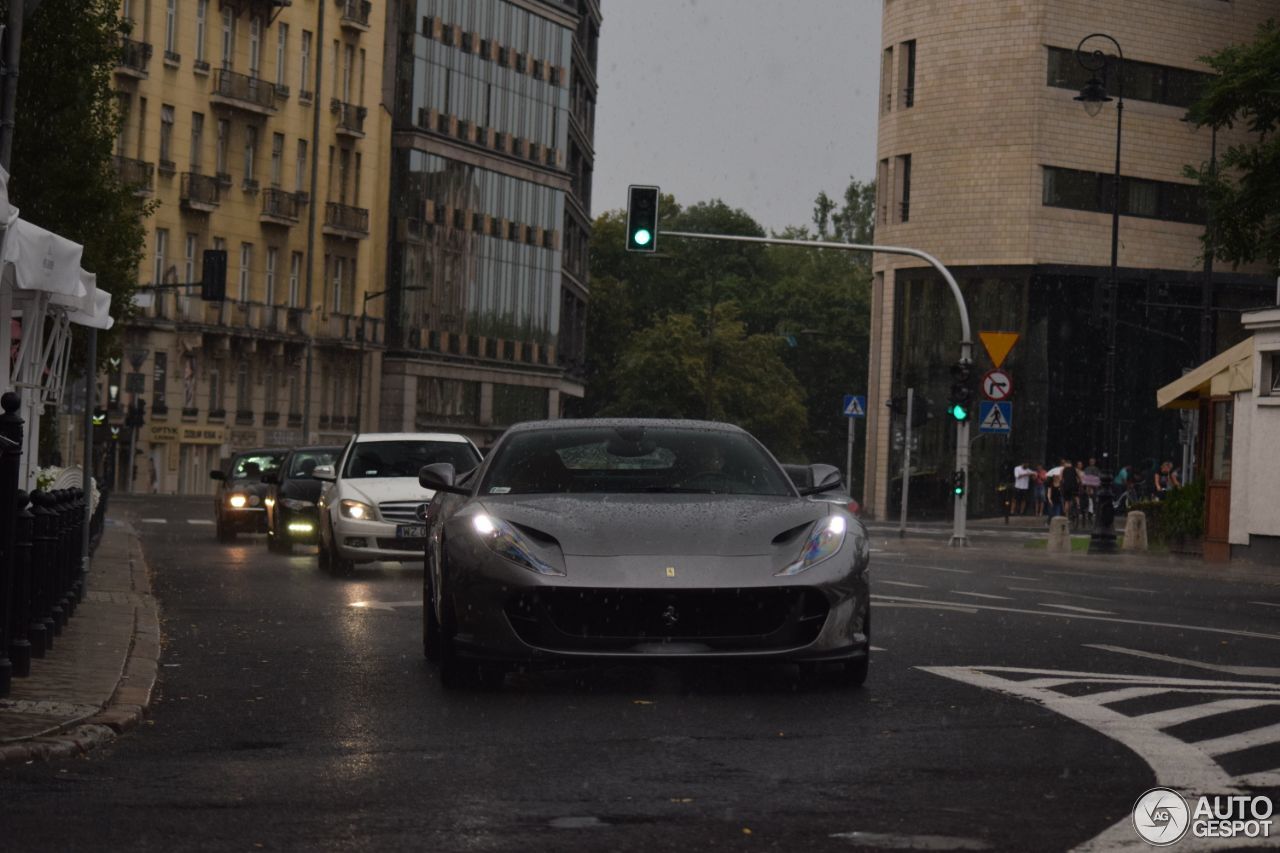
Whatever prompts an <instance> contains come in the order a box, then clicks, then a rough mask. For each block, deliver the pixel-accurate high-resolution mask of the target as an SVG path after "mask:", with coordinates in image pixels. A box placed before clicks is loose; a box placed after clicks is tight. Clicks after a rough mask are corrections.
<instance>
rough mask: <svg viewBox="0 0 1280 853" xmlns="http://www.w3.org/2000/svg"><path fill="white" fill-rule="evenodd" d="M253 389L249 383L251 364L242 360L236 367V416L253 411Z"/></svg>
mask: <svg viewBox="0 0 1280 853" xmlns="http://www.w3.org/2000/svg"><path fill="white" fill-rule="evenodd" d="M252 394H253V389H252V388H251V387H250V385H249V365H248V364H247V363H246V362H243V361H242V362H240V364H239V365H238V366H237V367H236V416H237V417H239V415H240V413H241V412H251V411H253V398H252Z"/></svg>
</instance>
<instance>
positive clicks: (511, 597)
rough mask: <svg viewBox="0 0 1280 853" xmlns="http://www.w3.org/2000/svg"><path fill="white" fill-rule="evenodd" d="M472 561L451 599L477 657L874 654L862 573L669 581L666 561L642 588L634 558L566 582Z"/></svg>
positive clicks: (730, 568) (708, 565) (731, 561)
mask: <svg viewBox="0 0 1280 853" xmlns="http://www.w3.org/2000/svg"><path fill="white" fill-rule="evenodd" d="M462 550H464V551H467V552H470V553H467V554H459V553H457V552H456V551H454V550H451V551H450V554H449V560H448V562H447V565H448V566H449V574H448V575H447V577H446V586H445V588H446V590H449V591H450V593H449V594H450V596H451V601H450V602H449V604H450V605H451V606H452V608H453V613H454V617H455V619H456V623H457V633H456V635H455V643H456V644H457V647H458V650H459V652H461V653H462V654H464V655H466V656H468V657H473V658H478V659H490V660H504V661H521V662H532V661H551V660H556V659H562V660H568V659H583V658H610V659H638V658H654V657H659V658H668V659H695V658H699V659H700V658H732V659H743V658H748V659H763V660H779V661H798V662H816V661H838V660H847V659H851V658H856V657H860V656H863V655H865V654H866V653H867V650H868V635H867V629H868V619H869V617H868V614H869V589H868V583H867V573H866V570H865V566H863V567H860V568H859V567H856V566H854V565H851V561H846V562H844V563H843V564H838V562H837V560H836V559H833V560H830V561H828V562H827V563H824V564H820V565H818V566H815V567H813V568H812V569H809V570H808V571H806V572H802V573H800V574H798V575H795V576H791V577H775V576H773V575H772V574H771V573H770V572H768V571H765V572H763V573H755V574H753V573H752V572H753V569H754V566H753V565H752V563H753V561H752V560H751V559H750V558H747V559H745V560H744V559H741V558H725V557H702V558H692V559H688V558H686V559H683V560H681V561H679V565H680V569H679V570H678V574H679V575H680V576H679V577H676V578H673V579H668V578H667V577H665V567H666V566H667V565H669V564H670V562H674V561H665V560H664V559H662V558H654V559H653V560H652V563H653V565H654V568H653V570H652V577H650V576H649V575H648V574H642V575H640V576H637V573H636V571H635V570H634V564H635V558H591V560H590V562H589V564H588V563H587V561H586V560H584V559H582V558H579V559H578V560H577V561H572V560H571V561H570V562H569V564H568V565H567V566H566V572H567V573H566V575H565V576H562V577H561V576H550V575H539V574H536V573H534V572H531V571H529V570H526V569H524V568H521V567H519V566H516V565H514V564H510V563H508V562H507V561H505V560H502V559H501V558H498V557H496V556H493V555H491V554H490V553H489V552H487V549H486V550H485V551H483V552H481V551H480V550H478V549H470V548H465V549H462ZM468 558H470V560H472V561H468ZM575 562H576V563H577V565H575ZM735 564H737V565H735ZM744 564H745V565H744ZM463 567H465V568H463ZM726 573H730V574H728V575H727V574H726ZM726 576H729V577H732V578H733V580H732V581H730V582H727V583H726V582H725V581H724V578H726Z"/></svg>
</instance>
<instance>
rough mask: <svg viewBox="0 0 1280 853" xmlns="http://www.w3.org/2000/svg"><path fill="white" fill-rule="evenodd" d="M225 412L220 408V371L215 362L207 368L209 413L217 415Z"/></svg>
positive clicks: (213, 415) (212, 415)
mask: <svg viewBox="0 0 1280 853" xmlns="http://www.w3.org/2000/svg"><path fill="white" fill-rule="evenodd" d="M222 414H225V410H224V409H223V408H222V371H221V370H219V369H218V367H217V365H216V364H215V365H214V366H213V367H211V368H210V369H209V415H210V417H218V416H219V415H222Z"/></svg>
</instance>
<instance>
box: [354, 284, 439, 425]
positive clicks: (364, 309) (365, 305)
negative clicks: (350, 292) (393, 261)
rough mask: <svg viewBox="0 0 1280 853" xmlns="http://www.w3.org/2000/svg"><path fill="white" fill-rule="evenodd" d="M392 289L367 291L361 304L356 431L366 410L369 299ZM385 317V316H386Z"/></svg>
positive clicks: (406, 289)
mask: <svg viewBox="0 0 1280 853" xmlns="http://www.w3.org/2000/svg"><path fill="white" fill-rule="evenodd" d="M421 290H426V288H425V287H401V288H399V291H400V292H401V293H415V292H417V291H421ZM390 292H391V291H389V290H379V291H375V292H374V293H366V294H365V295H364V301H363V302H362V303H361V304H360V334H359V335H358V336H357V337H359V339H360V364H359V367H358V368H357V372H356V432H359V431H360V429H361V427H362V426H363V424H362V423H361V420H360V415H361V413H362V412H363V410H364V339H365V337H366V336H367V332H366V329H365V326H366V325H367V321H368V319H369V300H370V299H377V298H378V297H379V296H386V295H387V294H388V293H390ZM384 319H385V318H384Z"/></svg>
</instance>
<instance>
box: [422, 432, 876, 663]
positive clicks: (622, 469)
mask: <svg viewBox="0 0 1280 853" xmlns="http://www.w3.org/2000/svg"><path fill="white" fill-rule="evenodd" d="M815 473H817V474H819V475H820V476H819V477H818V478H817V479H819V480H820V481H819V482H816V483H815V485H813V486H809V487H805V488H803V489H799V488H797V487H796V486H795V485H793V482H792V479H791V478H790V477H788V476H787V474H786V472H784V470H783V468H782V466H781V465H779V464H778V462H777V460H776V459H774V457H773V456H772V455H771V454H770V453H769V451H768V450H766V449H765V447H764V446H763V445H762V444H761V443H760V442H759V441H757V440H756V439H755V438H753V437H752V436H751V435H750V434H749V433H747V432H745V431H744V430H742V429H739V428H738V427H735V426H731V425H729V424H722V423H713V422H708V421H677V420H641V419H612V420H558V421H538V422H533V423H523V424H519V425H517V426H514V427H512V428H511V429H509V430H507V432H506V433H504V434H503V435H502V437H501V438H500V439H498V441H497V443H496V444H495V445H494V447H493V449H492V450H491V451H490V452H489V453H488V455H487V457H486V458H485V460H484V462H483V463H482V464H481V465H480V466H479V467H478V468H476V469H475V470H474V471H471V472H469V473H467V474H466V475H462V476H458V475H456V474H455V471H454V470H453V468H452V466H450V465H449V464H447V463H439V464H435V465H428V466H426V467H425V468H423V469H422V472H421V474H420V478H419V479H420V481H421V484H422V486H423V487H424V488H426V489H430V490H433V491H435V496H434V498H433V499H432V500H431V502H430V504H428V505H426V507H425V509H424V510H423V514H424V515H425V520H426V523H427V528H428V529H427V553H426V571H425V573H424V582H423V587H424V589H423V594H424V605H425V606H424V608H423V612H424V618H423V650H424V652H425V654H426V656H427V658H428V659H429V660H431V661H434V662H436V663H438V664H439V667H440V674H441V680H442V682H443V683H444V684H445V686H447V687H458V686H462V685H465V684H467V683H469V682H471V681H472V680H473V679H478V680H479V681H481V682H487V683H494V682H495V681H496V682H500V681H501V679H502V677H503V675H504V674H505V672H506V671H507V670H508V669H509V668H510V667H512V666H513V665H536V664H538V663H540V662H557V661H559V662H564V661H572V660H580V661H590V660H591V659H602V658H603V659H613V660H619V659H633V660H635V659H642V658H648V659H652V658H662V659H667V660H671V659H684V660H689V659H703V660H708V659H720V660H725V661H733V660H743V659H752V660H776V661H791V662H797V663H799V664H801V665H802V667H803V668H805V669H817V668H818V667H817V666H816V665H818V664H831V666H828V667H826V669H827V670H832V669H835V670H837V671H838V673H839V679H840V680H841V681H842V682H843V683H845V684H848V685H852V686H856V685H860V684H862V683H863V682H864V681H865V680H866V677H867V663H868V655H869V637H870V605H869V591H868V583H867V562H868V557H869V551H870V549H869V547H868V539H867V533H866V530H865V528H864V527H863V526H862V524H861V522H860V521H858V519H857V518H856V517H855V516H853V515H852V514H851V513H850V512H849V511H848V509H847V508H846V507H845V506H843V505H841V504H840V503H832V502H828V501H822V500H816V499H812V498H810V497H809V495H817V494H821V493H822V492H825V491H828V490H831V489H838V488H840V487H841V483H840V478H839V474H838V472H836V471H834V469H831V468H830V467H829V466H815Z"/></svg>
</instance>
